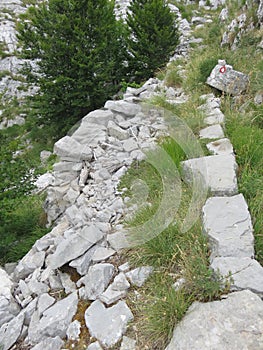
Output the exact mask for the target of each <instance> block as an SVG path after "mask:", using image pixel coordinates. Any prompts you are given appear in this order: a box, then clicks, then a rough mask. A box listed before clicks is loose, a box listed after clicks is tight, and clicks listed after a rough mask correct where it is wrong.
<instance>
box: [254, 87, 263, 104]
mask: <svg viewBox="0 0 263 350" xmlns="http://www.w3.org/2000/svg"><path fill="white" fill-rule="evenodd" d="M254 102H255V103H256V104H257V105H261V104H262V103H263V90H261V91H258V92H257V93H256V95H255V97H254Z"/></svg>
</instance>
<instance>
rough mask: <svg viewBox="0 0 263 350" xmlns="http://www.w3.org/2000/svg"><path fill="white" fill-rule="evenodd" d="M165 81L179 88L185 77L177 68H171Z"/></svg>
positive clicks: (170, 85) (168, 84) (169, 85)
mask: <svg viewBox="0 0 263 350" xmlns="http://www.w3.org/2000/svg"><path fill="white" fill-rule="evenodd" d="M164 81H165V85H166V86H168V87H174V88H178V87H180V86H181V85H182V82H183V79H182V77H181V76H180V74H179V73H178V70H177V69H169V70H168V71H167V73H166V76H165V80H164Z"/></svg>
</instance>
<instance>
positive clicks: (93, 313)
mask: <svg viewBox="0 0 263 350" xmlns="http://www.w3.org/2000/svg"><path fill="white" fill-rule="evenodd" d="M132 319H133V315H132V312H131V310H130V309H129V307H128V306H127V304H126V303H125V302H124V301H119V302H118V303H117V304H116V305H114V306H112V307H110V308H105V306H104V305H103V303H102V302H101V301H99V300H96V301H94V302H93V303H92V304H91V305H90V306H89V307H88V308H87V310H86V312H85V322H86V326H87V327H88V329H89V332H90V334H91V336H92V337H95V338H96V339H98V340H99V342H100V343H101V344H102V345H104V346H105V347H111V346H113V345H115V344H116V343H117V342H118V341H119V340H120V339H121V337H122V335H123V334H124V333H125V331H126V328H127V324H128V322H129V321H131V320H132Z"/></svg>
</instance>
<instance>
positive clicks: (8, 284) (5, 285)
mask: <svg viewBox="0 0 263 350" xmlns="http://www.w3.org/2000/svg"><path fill="white" fill-rule="evenodd" d="M0 281H1V284H0V296H4V297H5V298H6V299H8V300H10V298H11V296H12V288H13V281H12V280H11V278H10V277H9V276H8V274H7V273H6V271H5V270H3V269H2V268H1V267H0Z"/></svg>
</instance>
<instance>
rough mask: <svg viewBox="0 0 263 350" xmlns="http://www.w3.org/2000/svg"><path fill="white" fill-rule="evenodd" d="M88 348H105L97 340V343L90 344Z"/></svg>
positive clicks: (99, 349) (93, 349) (90, 349)
mask: <svg viewBox="0 0 263 350" xmlns="http://www.w3.org/2000/svg"><path fill="white" fill-rule="evenodd" d="M87 350H103V349H102V347H101V346H100V343H99V342H98V341H96V342H95V343H92V344H90V345H89V346H88V347H87Z"/></svg>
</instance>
